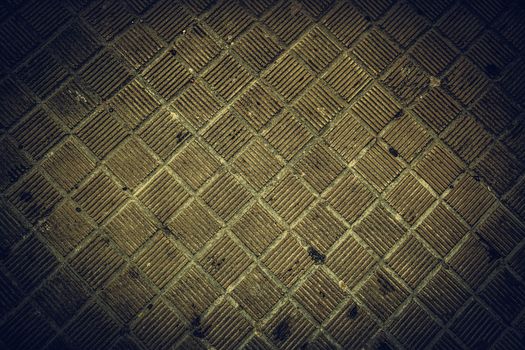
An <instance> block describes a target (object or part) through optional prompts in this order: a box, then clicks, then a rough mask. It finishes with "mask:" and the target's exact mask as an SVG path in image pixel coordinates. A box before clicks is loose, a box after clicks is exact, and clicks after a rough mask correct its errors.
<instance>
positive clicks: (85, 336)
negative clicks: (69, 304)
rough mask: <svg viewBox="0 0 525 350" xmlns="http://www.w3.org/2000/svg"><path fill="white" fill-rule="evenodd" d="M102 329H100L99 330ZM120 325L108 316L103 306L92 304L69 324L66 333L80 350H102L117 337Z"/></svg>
mask: <svg viewBox="0 0 525 350" xmlns="http://www.w3.org/2000/svg"><path fill="white" fill-rule="evenodd" d="M99 327H100V328H99ZM118 328H119V326H118V324H117V323H116V322H115V321H114V320H113V319H112V318H111V317H110V316H108V314H107V312H106V311H104V309H103V308H102V306H101V305H99V304H98V303H96V302H92V303H91V304H90V305H89V306H88V307H87V308H85V309H84V310H83V311H82V312H81V314H80V315H79V316H78V317H77V318H76V319H75V320H74V321H73V322H72V323H70V324H69V326H68V327H67V329H66V330H65V333H66V334H67V335H69V338H70V339H74V343H73V345H74V346H75V347H76V348H79V349H95V348H98V349H101V348H104V347H107V346H109V344H110V343H111V341H113V340H114V339H115V338H116V337H117V332H118Z"/></svg>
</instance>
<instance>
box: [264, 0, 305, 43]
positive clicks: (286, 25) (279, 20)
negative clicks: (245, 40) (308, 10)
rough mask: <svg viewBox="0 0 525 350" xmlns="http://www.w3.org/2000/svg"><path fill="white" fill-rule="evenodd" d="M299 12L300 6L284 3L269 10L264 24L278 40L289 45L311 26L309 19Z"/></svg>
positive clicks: (289, 2) (288, 2)
mask: <svg viewBox="0 0 525 350" xmlns="http://www.w3.org/2000/svg"><path fill="white" fill-rule="evenodd" d="M301 10H302V5H299V4H297V3H294V2H291V1H284V2H282V3H280V4H278V5H277V6H275V7H274V8H273V9H272V10H270V14H269V15H268V16H267V17H266V20H265V23H266V25H267V26H268V27H269V28H270V29H271V30H272V31H273V32H274V33H275V34H277V36H278V37H279V39H281V40H282V41H283V42H284V43H285V44H286V45H290V44H291V43H292V42H293V41H295V40H296V39H297V38H298V37H299V35H300V33H301V32H303V31H304V30H305V29H306V28H307V27H308V26H309V25H310V24H311V20H310V18H309V17H308V16H307V15H306V14H305V13H303V12H302V11H301Z"/></svg>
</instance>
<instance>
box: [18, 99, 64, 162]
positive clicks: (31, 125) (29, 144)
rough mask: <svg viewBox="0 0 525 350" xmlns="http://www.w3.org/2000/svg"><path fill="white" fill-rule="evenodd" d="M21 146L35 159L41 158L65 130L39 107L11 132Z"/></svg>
mask: <svg viewBox="0 0 525 350" xmlns="http://www.w3.org/2000/svg"><path fill="white" fill-rule="evenodd" d="M11 134H12V136H13V137H14V138H15V140H16V141H17V142H18V145H19V147H20V148H22V149H23V150H24V151H26V152H27V153H29V154H30V155H31V157H33V158H34V159H40V158H42V156H43V155H44V154H45V153H46V152H47V151H48V150H49V149H50V148H52V147H53V146H54V145H55V144H57V143H58V142H59V141H60V140H61V139H62V138H63V137H64V136H65V132H64V130H63V129H62V127H61V126H60V124H58V123H57V122H55V121H54V120H53V119H52V118H51V117H50V116H49V115H48V114H47V113H46V112H45V111H43V110H41V109H38V110H37V111H35V112H33V113H31V114H30V115H29V116H28V117H27V118H26V119H25V120H23V121H22V122H21V123H20V124H18V125H17V126H16V127H15V128H14V129H13V131H12V132H11Z"/></svg>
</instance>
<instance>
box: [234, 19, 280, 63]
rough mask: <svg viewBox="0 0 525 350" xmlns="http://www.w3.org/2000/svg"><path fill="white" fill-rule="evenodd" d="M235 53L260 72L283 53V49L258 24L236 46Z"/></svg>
mask: <svg viewBox="0 0 525 350" xmlns="http://www.w3.org/2000/svg"><path fill="white" fill-rule="evenodd" d="M233 51H234V52H235V53H236V54H237V55H239V56H240V57H241V58H242V59H243V60H244V61H246V63H248V64H249V65H250V67H251V68H252V69H254V70H255V71H258V72H260V71H262V70H263V69H264V68H266V67H267V66H268V65H269V64H270V63H271V62H272V61H273V60H274V59H275V58H276V57H277V56H278V55H279V54H280V53H281V52H282V48H281V46H280V45H279V44H278V43H277V41H276V40H275V38H273V37H272V35H271V33H270V32H269V31H268V30H267V29H265V27H263V26H262V25H260V24H256V25H255V26H253V27H252V28H251V29H250V30H248V31H247V32H246V33H245V34H244V35H243V36H242V37H241V38H240V39H239V40H238V41H237V42H236V43H235V44H234V46H233Z"/></svg>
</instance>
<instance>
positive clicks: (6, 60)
mask: <svg viewBox="0 0 525 350" xmlns="http://www.w3.org/2000/svg"><path fill="white" fill-rule="evenodd" d="M0 37H1V38H3V40H1V41H0V50H1V51H2V56H1V58H0V62H1V63H2V71H3V70H4V69H5V68H4V67H10V68H12V67H14V66H16V65H17V64H18V63H19V62H20V61H21V60H22V59H23V58H24V57H25V56H26V55H27V54H28V53H29V52H30V51H31V50H32V49H34V48H35V46H36V43H37V40H38V39H37V34H36V33H35V32H34V30H33V29H32V28H31V26H30V25H29V24H28V23H27V21H25V20H24V19H23V18H21V17H20V16H11V18H9V19H8V20H6V21H5V22H4V23H2V25H0Z"/></svg>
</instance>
